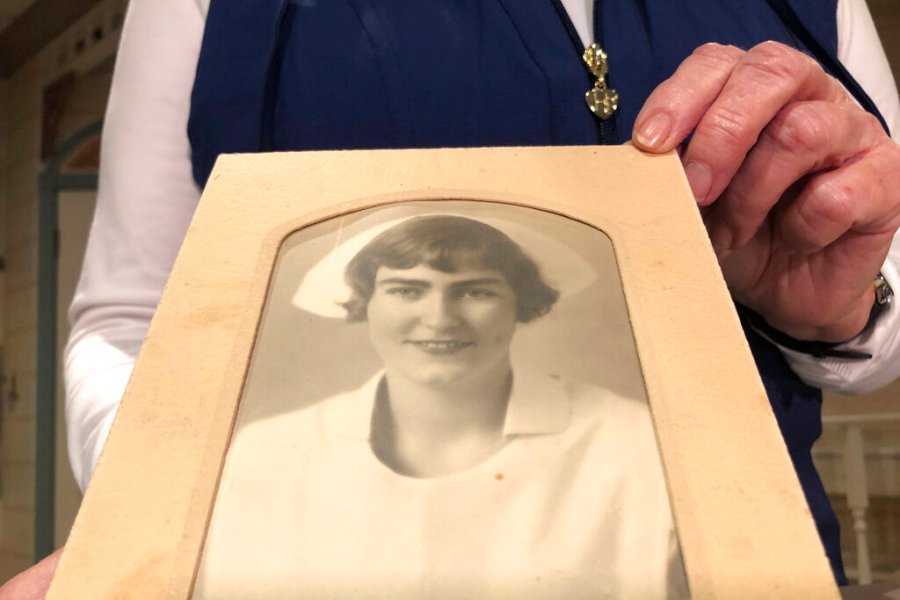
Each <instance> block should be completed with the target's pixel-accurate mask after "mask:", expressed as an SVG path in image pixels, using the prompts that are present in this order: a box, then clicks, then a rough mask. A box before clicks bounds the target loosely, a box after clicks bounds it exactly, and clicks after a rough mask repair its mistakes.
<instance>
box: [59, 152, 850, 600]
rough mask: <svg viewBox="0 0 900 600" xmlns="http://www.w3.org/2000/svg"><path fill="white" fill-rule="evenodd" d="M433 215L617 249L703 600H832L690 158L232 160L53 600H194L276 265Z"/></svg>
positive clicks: (208, 201)
mask: <svg viewBox="0 0 900 600" xmlns="http://www.w3.org/2000/svg"><path fill="white" fill-rule="evenodd" d="M436 198H437V199H440V198H448V199H449V198H452V199H463V200H466V199H471V200H489V201H491V202H499V203H509V204H515V205H520V206H525V207H531V208H535V209H538V210H543V211H547V212H552V213H557V214H560V215H563V216H567V217H569V218H572V219H575V220H578V221H581V222H583V223H586V224H589V225H591V226H593V227H595V228H597V229H600V230H601V231H603V232H605V233H606V234H608V235H609V236H610V238H611V239H612V240H613V245H614V247H615V251H616V257H617V260H618V262H619V267H620V270H621V276H622V283H623V286H624V290H625V297H626V302H627V306H628V311H629V314H630V317H631V319H632V326H633V331H634V335H635V340H636V344H637V349H638V355H639V359H640V362H641V367H642V369H643V373H644V378H645V383H646V388H647V393H648V397H649V400H650V404H651V410H652V413H653V418H654V424H655V427H656V432H657V436H658V442H659V446H660V449H661V452H662V458H663V464H664V467H665V471H666V477H667V483H668V487H669V491H670V497H671V501H672V506H673V512H674V515H675V519H676V524H677V528H678V535H679V538H680V541H681V545H682V552H683V554H684V559H685V566H686V569H687V574H688V578H689V583H690V588H691V592H692V597H694V598H743V597H765V598H786V599H787V598H791V599H793V598H800V597H803V598H837V597H838V593H837V589H836V587H835V586H834V583H833V579H832V576H831V573H830V570H829V568H828V564H827V561H826V559H825V556H824V551H823V550H822V547H821V544H820V542H819V540H818V537H817V535H816V532H815V528H814V525H813V523H812V520H811V518H810V516H809V512H808V510H807V508H806V505H805V501H804V499H803V496H802V492H801V490H800V488H799V485H798V483H797V480H796V476H795V475H794V473H793V469H792V467H791V464H790V460H789V458H788V456H787V452H786V450H785V448H784V444H783V441H782V440H781V437H780V434H779V432H778V428H777V425H776V423H775V421H774V417H773V416H772V414H771V411H770V409H769V406H768V402H767V400H766V398H765V393H764V391H763V388H762V385H761V383H760V381H759V378H758V375H757V374H756V371H755V368H754V366H753V363H752V359H751V357H750V352H749V349H748V348H747V346H746V343H745V341H744V338H743V335H742V333H741V330H740V325H739V322H738V319H737V317H736V315H735V314H734V311H733V307H732V305H731V302H730V299H729V297H728V293H727V290H726V288H725V285H724V282H723V281H722V279H721V275H720V274H719V271H718V266H717V263H716V260H715V256H714V254H713V252H712V250H711V248H710V247H709V243H708V240H707V238H706V234H705V230H704V228H703V225H702V222H701V220H700V217H699V214H698V212H697V210H696V206H695V205H694V202H693V199H692V197H691V194H690V191H689V189H688V186H687V184H686V181H685V179H684V176H683V173H682V172H681V170H680V164H679V162H678V160H677V157H675V156H674V155H668V156H663V157H650V156H646V155H642V154H641V153H639V152H638V151H636V150H634V149H633V148H629V147H621V148H594V147H587V148H585V147H581V148H506V149H468V150H428V151H421V150H416V151H369V152H321V153H303V154H278V155H256V156H226V157H223V158H221V159H220V161H219V163H218V165H217V167H216V171H215V172H214V174H213V177H212V178H211V180H210V184H209V185H208V187H207V189H206V191H205V193H204V199H203V201H202V202H201V205H200V207H199V209H198V211H197V214H196V216H195V220H194V222H193V224H192V226H191V230H190V232H189V234H188V237H187V240H186V242H185V245H184V247H183V249H182V252H181V254H180V255H179V258H178V260H177V262H176V265H175V268H174V270H173V274H172V277H171V279H170V281H169V284H168V286H167V288H166V292H165V294H164V297H163V300H162V302H161V304H160V306H159V309H158V312H157V315H156V317H155V318H154V322H153V325H152V327H151V331H150V334H149V335H148V338H147V341H146V342H145V344H144V347H143V349H142V351H141V356H140V358H139V361H138V364H137V366H136V368H135V371H134V374H133V376H132V379H131V382H130V383H129V387H128V389H127V391H126V397H125V399H124V401H123V404H122V407H121V408H120V410H119V413H118V416H117V418H116V423H115V425H114V427H113V431H112V433H111V435H110V439H109V442H108V443H107V446H106V449H105V450H104V453H103V456H102V458H101V462H100V465H99V467H98V470H97V473H96V475H95V478H94V480H93V482H92V484H91V488H90V490H89V491H88V494H87V496H86V499H85V502H84V504H83V507H82V511H81V513H80V514H79V517H78V519H77V520H76V523H75V527H74V529H73V533H72V537H71V538H70V543H69V545H68V547H67V551H66V553H65V554H64V556H63V559H62V562H61V564H60V567H59V571H58V572H57V577H56V579H55V580H54V583H53V586H52V588H51V594H50V596H49V597H50V598H66V597H142V598H143V597H160V598H163V597H165V598H187V597H189V595H190V590H191V586H192V583H193V579H194V575H195V569H196V567H197V564H198V559H199V556H200V553H201V551H202V546H203V539H204V535H205V531H206V527H207V523H208V519H209V515H210V511H211V509H212V506H213V499H214V497H215V492H216V486H217V481H218V476H219V473H220V470H221V467H222V463H223V458H224V455H225V453H226V449H227V446H228V440H229V437H230V434H231V429H232V425H233V423H234V418H235V414H236V411H237V405H238V400H239V398H240V395H241V390H242V387H243V384H244V379H245V377H246V372H247V365H248V363H249V360H250V356H251V349H252V347H253V342H254V338H255V335H256V332H257V327H258V324H259V319H260V315H261V311H262V307H263V304H264V299H265V296H266V291H267V289H268V287H269V281H270V277H271V274H272V269H273V265H274V262H275V257H276V255H277V252H278V248H279V247H280V246H281V244H282V242H283V240H284V239H285V237H286V236H287V235H289V234H290V233H291V232H293V231H296V230H298V229H300V228H302V227H304V226H307V225H309V224H312V223H317V222H320V221H323V220H326V219H329V218H332V217H335V216H338V215H341V214H346V213H351V212H354V211H358V210H363V209H368V208H371V207H374V206H379V205H388V204H391V203H396V202H403V201H408V200H422V199H436ZM111 532H114V533H111Z"/></svg>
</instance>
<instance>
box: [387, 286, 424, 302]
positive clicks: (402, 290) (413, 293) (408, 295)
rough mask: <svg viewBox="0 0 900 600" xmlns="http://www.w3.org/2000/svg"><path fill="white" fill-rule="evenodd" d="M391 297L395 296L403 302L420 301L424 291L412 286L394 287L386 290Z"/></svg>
mask: <svg viewBox="0 0 900 600" xmlns="http://www.w3.org/2000/svg"><path fill="white" fill-rule="evenodd" d="M385 292H386V293H387V294H388V295H389V296H395V297H397V298H401V299H403V300H418V299H419V298H421V297H422V289H421V288H417V287H412V286H401V287H392V288H388V289H387V290H385Z"/></svg>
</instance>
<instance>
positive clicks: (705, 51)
mask: <svg viewBox="0 0 900 600" xmlns="http://www.w3.org/2000/svg"><path fill="white" fill-rule="evenodd" d="M744 54H745V52H744V51H743V50H741V49H740V48H737V47H735V46H724V45H722V44H717V43H715V42H708V43H706V44H703V45H702V46H698V47H697V48H696V49H695V50H694V51H693V52H692V53H691V59H692V60H693V61H694V62H699V63H701V64H702V65H703V66H707V67H711V68H715V69H717V70H726V69H731V68H733V67H734V65H735V63H736V62H737V61H738V60H739V59H740V57H741V56H743V55H744Z"/></svg>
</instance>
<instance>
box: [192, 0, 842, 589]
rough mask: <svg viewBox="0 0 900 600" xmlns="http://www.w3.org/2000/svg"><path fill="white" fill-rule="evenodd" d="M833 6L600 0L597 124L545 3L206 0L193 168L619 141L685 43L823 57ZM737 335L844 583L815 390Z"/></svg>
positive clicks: (755, 341)
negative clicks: (312, 156)
mask: <svg viewBox="0 0 900 600" xmlns="http://www.w3.org/2000/svg"><path fill="white" fill-rule="evenodd" d="M776 5H787V6H788V7H789V9H791V11H792V12H793V14H795V15H796V17H797V22H796V23H793V24H790V25H788V24H786V22H785V20H784V19H783V18H782V16H780V15H781V13H779V12H778V11H776V10H774V9H773V7H775V6H776ZM835 14H836V0H744V1H742V2H724V1H718V2H717V1H713V0H605V1H603V2H599V1H598V2H596V5H595V17H596V25H597V26H596V30H597V31H598V32H599V35H598V41H599V42H600V43H601V45H602V46H603V47H604V49H605V50H606V51H607V53H608V55H609V57H610V73H609V77H608V81H609V83H610V84H611V85H612V87H614V88H616V89H617V90H618V92H619V96H620V107H619V112H618V113H617V114H616V116H615V117H614V118H613V119H612V120H611V121H610V122H608V123H607V124H606V125H605V126H602V125H601V124H600V122H599V121H598V120H596V119H595V118H594V117H593V116H592V115H591V114H590V112H589V111H588V110H587V108H586V106H585V104H584V92H585V91H587V90H588V89H589V88H590V87H591V86H592V85H593V78H592V77H591V75H590V73H589V72H588V71H587V69H586V68H585V67H584V65H583V64H582V61H581V54H582V51H583V47H582V46H581V43H580V42H579V41H578V39H577V34H575V32H574V28H573V27H572V24H571V22H570V21H569V20H568V17H567V16H566V14H565V11H564V10H563V8H562V6H561V5H560V4H559V2H558V0H416V1H415V2H409V1H404V0H291V1H288V0H255V1H254V2H248V1H247V0H212V3H211V6H210V10H209V15H208V17H207V24H206V33H205V36H204V39H203V45H202V48H201V53H200V61H199V65H198V69H197V77H196V81H195V85H194V90H193V96H192V106H191V115H190V122H189V135H190V139H191V144H192V152H193V156H192V158H193V164H194V176H195V178H196V179H197V181H198V183H200V184H201V185H203V184H205V182H206V180H207V178H208V177H209V173H210V170H211V169H212V165H213V163H214V161H215V158H216V157H217V156H218V154H220V153H223V152H256V151H265V150H321V149H361V148H425V147H448V146H488V145H489V146H503V145H555V144H573V145H581V144H597V143H621V142H624V141H626V140H628V139H630V137H631V128H632V125H633V122H634V119H635V117H636V115H637V113H638V111H639V110H640V108H641V106H642V104H643V102H644V100H645V99H646V97H647V95H648V94H649V93H650V91H651V90H653V88H654V87H655V86H656V85H657V84H658V83H659V82H660V81H662V80H663V79H665V78H667V77H668V76H670V75H671V74H672V73H673V72H674V70H675V68H676V67H677V65H678V64H679V63H680V62H681V61H682V60H684V58H685V57H687V56H688V55H689V54H690V53H691V52H692V51H693V50H694V48H696V47H697V46H699V45H701V44H703V43H705V42H710V41H715V42H719V43H723V44H732V45H736V46H739V47H743V48H750V47H751V46H753V45H755V44H757V43H759V42H762V41H765V40H776V41H780V42H783V43H785V44H788V45H790V46H793V47H796V48H799V49H801V50H803V51H805V52H808V53H810V54H811V55H815V56H816V57H817V58H818V59H819V60H820V62H823V64H830V62H836V61H834V58H833V56H834V55H835V54H836V50H837V31H836V22H835ZM788 22H789V21H788ZM803 39H806V40H807V42H809V41H810V40H812V41H813V42H815V43H814V44H813V43H808V45H806V46H805V45H804V44H803V43H802V42H801V40H803ZM829 61H830V62H829ZM829 69H830V71H832V72H833V74H835V75H836V76H838V77H839V78H841V77H844V78H845V77H846V75H845V74H842V73H839V72H834V69H831V68H830V67H829ZM845 81H846V79H845ZM747 335H748V340H749V342H750V345H751V348H752V350H753V354H754V357H755V359H756V361H757V366H758V367H759V370H760V373H761V374H762V377H763V380H764V383H765V385H766V390H767V392H768V395H769V399H770V401H771V404H772V408H773V411H774V412H775V416H776V418H777V420H778V424H779V426H780V428H781V431H782V433H783V435H784V438H785V441H786V443H787V446H788V450H789V453H790V455H791V458H792V459H793V461H794V466H795V468H796V470H797V474H798V476H799V479H800V482H801V484H802V486H803V489H804V492H805V494H806V497H807V500H808V501H809V504H810V509H811V511H812V513H813V515H814V517H815V520H816V524H817V526H818V528H819V533H820V534H821V536H822V540H823V543H824V545H825V548H826V550H827V553H828V556H829V558H830V560H831V564H832V567H833V570H834V573H835V577H836V578H837V579H838V581H839V582H845V581H846V580H845V578H844V575H843V568H842V566H841V561H840V547H839V532H838V524H837V519H836V518H835V515H834V513H833V511H832V509H831V507H830V505H829V503H828V498H827V496H826V495H825V491H824V489H823V487H822V484H821V481H820V479H819V477H818V475H817V474H816V472H815V469H814V467H813V464H812V460H811V455H810V451H811V447H812V444H813V442H814V441H815V440H816V438H817V437H818V436H819V434H820V430H821V418H820V407H821V396H820V393H819V391H818V390H816V389H814V388H811V387H809V386H806V385H804V384H803V383H802V382H800V380H799V379H798V378H797V377H796V375H795V374H794V373H793V372H792V371H791V370H790V368H788V366H787V364H786V363H785V361H784V359H783V357H782V356H781V354H780V353H779V352H778V351H777V349H775V348H774V347H772V346H771V345H770V344H769V343H768V342H766V341H765V340H763V339H762V338H760V337H759V336H758V335H756V334H754V333H753V332H752V331H749V330H748V334H747Z"/></svg>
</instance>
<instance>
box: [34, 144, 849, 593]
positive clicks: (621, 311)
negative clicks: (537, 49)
mask: <svg viewBox="0 0 900 600" xmlns="http://www.w3.org/2000/svg"><path fill="white" fill-rule="evenodd" d="M748 594H749V595H750V596H752V597H766V598H791V599H794V598H798V597H816V598H828V597H833V598H837V597H838V593H837V589H836V587H835V586H834V583H833V578H832V576H831V572H830V570H829V567H828V564H827V561H826V559H825V555H824V551H823V550H822V546H821V544H820V542H819V540H818V537H817V535H816V532H815V528H814V525H813V522H812V519H811V517H810V515H809V513H808V510H807V508H806V504H805V501H804V499H803V495H802V492H801V490H800V487H799V484H798V482H797V478H796V475H795V474H794V472H793V469H792V467H791V464H790V460H789V458H788V456H787V452H786V450H785V447H784V443H783V441H782V440H781V437H780V434H779V432H778V428H777V425H776V423H775V420H774V417H773V416H772V414H771V411H770V409H769V405H768V402H767V400H766V397H765V392H764V391H763V388H762V385H761V383H760V381H759V378H758V376H757V374H756V370H755V367H754V365H753V361H752V358H751V356H750V352H749V349H748V348H747V346H746V342H745V341H744V338H743V334H742V332H741V329H740V325H739V322H738V319H737V316H736V314H735V312H734V308H733V306H732V304H731V301H730V298H729V296H728V292H727V289H726V287H725V284H724V282H723V281H722V279H721V275H720V272H719V269H718V265H717V263H716V259H715V256H714V254H713V252H712V249H711V248H710V246H709V242H708V240H707V238H706V234H705V230H704V228H703V224H702V221H701V219H700V216H699V213H698V210H697V208H696V206H695V204H694V202H693V198H692V196H691V194H690V191H689V188H688V186H687V183H686V181H685V179H684V175H683V173H682V172H681V169H680V164H679V161H678V159H677V157H676V156H675V155H674V154H673V155H668V156H661V157H659V156H657V157H652V156H647V155H643V154H641V153H640V152H638V151H637V150H635V149H633V148H630V147H616V148H606V147H604V148H597V147H578V148H575V147H567V148H480V149H444V150H404V151H361V152H315V153H288V154H272V155H232V156H223V157H222V158H221V159H220V160H219V163H218V164H217V166H216V169H215V171H214V172H213V176H212V178H211V179H210V183H209V185H208V186H207V189H206V190H205V192H204V195H203V199H202V200H201V203H200V206H199V208H198V210H197V213H196V216H195V218H194V221H193V223H192V225H191V228H190V231H189V232H188V235H187V238H186V240H185V244H184V246H183V248H182V251H181V253H180V254H179V257H178V260H177V262H176V265H175V268H174V270H173V273H172V276H171V279H170V281H169V283H168V285H167V288H166V291H165V294H164V296H163V299H162V302H161V303H160V306H159V308H158V311H157V315H156V317H155V318H154V321H153V324H152V326H151V330H150V333H149V334H148V337H147V340H146V342H145V344H144V347H143V348H142V351H141V355H140V357H139V360H138V363H137V365H136V367H135V370H134V373H133V375H132V379H131V382H130V383H129V386H128V389H127V391H126V395H125V398H124V399H123V402H122V406H121V408H120V410H119V413H118V415H117V417H116V421H115V424H114V427H113V429H112V432H111V434H110V439H109V441H108V443H107V446H106V448H105V449H104V452H103V455H102V457H101V461H100V464H99V466H98V469H97V472H96V475H95V477H94V480H93V482H92V483H91V486H90V488H89V490H88V493H87V495H86V497H85V501H84V503H83V506H82V509H81V512H80V514H79V515H78V518H77V520H76V523H75V526H74V528H73V531H72V534H71V537H70V540H69V543H68V544H67V548H66V551H65V553H64V554H63V559H62V561H61V563H60V567H59V570H58V571H57V576H56V579H55V580H54V582H53V586H52V587H51V590H50V596H49V597H50V598H69V597H95V598H106V597H117V598H118V597H140V598H147V597H159V598H185V599H186V598H250V597H252V598H293V597H315V598H318V597H367V598H382V597H383V598H407V597H408V598H421V597H448V598H458V597H517V598H519V597H590V598H602V597H608V598H688V597H690V598H705V597H727V598H734V597H748Z"/></svg>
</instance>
